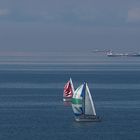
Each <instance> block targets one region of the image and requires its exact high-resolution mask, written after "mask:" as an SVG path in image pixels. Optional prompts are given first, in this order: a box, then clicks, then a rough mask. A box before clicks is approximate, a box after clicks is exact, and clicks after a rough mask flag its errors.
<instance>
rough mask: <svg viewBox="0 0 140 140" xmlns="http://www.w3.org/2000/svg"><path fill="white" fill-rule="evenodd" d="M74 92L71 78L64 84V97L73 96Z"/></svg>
mask: <svg viewBox="0 0 140 140" xmlns="http://www.w3.org/2000/svg"><path fill="white" fill-rule="evenodd" d="M73 93H74V86H73V82H72V79H71V78H70V80H69V81H68V82H67V83H66V84H65V86H64V92H63V97H64V98H71V97H72V96H73Z"/></svg>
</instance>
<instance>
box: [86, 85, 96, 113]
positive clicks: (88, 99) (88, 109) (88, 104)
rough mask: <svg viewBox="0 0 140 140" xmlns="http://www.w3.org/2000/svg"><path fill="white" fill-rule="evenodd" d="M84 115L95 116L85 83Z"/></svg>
mask: <svg viewBox="0 0 140 140" xmlns="http://www.w3.org/2000/svg"><path fill="white" fill-rule="evenodd" d="M84 113H85V115H96V112H95V107H94V103H93V100H92V97H91V93H90V91H89V88H88V85H87V83H86V88H85V112H84Z"/></svg>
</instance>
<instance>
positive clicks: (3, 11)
mask: <svg viewBox="0 0 140 140" xmlns="http://www.w3.org/2000/svg"><path fill="white" fill-rule="evenodd" d="M9 14H10V11H9V10H8V9H0V16H7V15H9Z"/></svg>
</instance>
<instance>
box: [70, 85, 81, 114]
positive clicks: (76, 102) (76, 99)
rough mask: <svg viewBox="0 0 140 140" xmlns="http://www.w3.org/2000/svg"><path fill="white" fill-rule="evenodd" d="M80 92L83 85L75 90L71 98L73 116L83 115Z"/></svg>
mask: <svg viewBox="0 0 140 140" xmlns="http://www.w3.org/2000/svg"><path fill="white" fill-rule="evenodd" d="M82 90H83V84H82V85H80V86H79V87H78V88H77V89H76V91H75V92H74V95H73V98H72V109H73V112H74V114H75V115H81V114H83V103H82V102H83V101H82V99H83V98H82V96H81V93H82Z"/></svg>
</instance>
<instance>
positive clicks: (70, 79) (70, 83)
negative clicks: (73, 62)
mask: <svg viewBox="0 0 140 140" xmlns="http://www.w3.org/2000/svg"><path fill="white" fill-rule="evenodd" d="M70 84H71V88H72V92H73V94H74V86H73V82H72V79H71V78H70Z"/></svg>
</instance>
